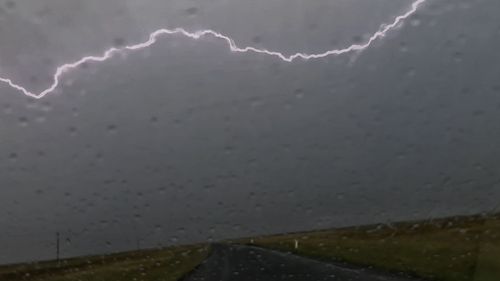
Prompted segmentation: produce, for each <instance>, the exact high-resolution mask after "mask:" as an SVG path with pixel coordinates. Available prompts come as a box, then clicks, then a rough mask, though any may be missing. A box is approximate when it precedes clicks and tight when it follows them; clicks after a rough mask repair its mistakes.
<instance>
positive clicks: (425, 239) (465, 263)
mask: <svg viewBox="0 0 500 281" xmlns="http://www.w3.org/2000/svg"><path fill="white" fill-rule="evenodd" d="M237 242H239V243H247V244H253V245H258V246H261V247H267V248H272V249H276V250H281V251H287V252H292V253H295V254H298V255H303V256H308V257H313V258H316V259H320V260H325V261H336V262H347V263H350V264H356V265H363V266H371V267H373V268H378V269H381V270H386V271H392V272H404V273H407V274H409V275H414V276H418V277H424V278H426V279H431V280H441V281H500V216H498V215H497V216H488V217H485V216H470V217H455V218H448V219H438V220H433V221H425V222H423V221H421V222H406V223H397V224H394V225H391V226H388V225H372V226H363V227H351V228H344V229H337V230H328V231H316V232H307V233H295V234H288V235H275V236H268V237H259V238H252V239H244V240H238V241H237ZM296 246H297V247H296Z"/></svg>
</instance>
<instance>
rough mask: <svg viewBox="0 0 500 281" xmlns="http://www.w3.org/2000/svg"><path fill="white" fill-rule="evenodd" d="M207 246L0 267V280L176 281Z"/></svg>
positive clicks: (189, 268) (193, 265)
mask: <svg viewBox="0 0 500 281" xmlns="http://www.w3.org/2000/svg"><path fill="white" fill-rule="evenodd" d="M207 254H208V246H206V245H192V246H180V247H172V248H166V249H159V250H143V251H136V252H125V253H119V254H112V255H106V256H95V257H82V258H73V259H67V260H61V261H60V262H56V261H49V262H40V263H33V264H22V265H11V266H4V267H0V281H18V280H19V281H24V280H27V281H110V280H113V281H128V280H131V281H153V280H154V281H160V280H162V281H176V280H179V278H181V277H182V276H184V275H185V274H186V273H188V272H190V271H191V270H193V269H194V268H195V267H196V266H197V265H198V264H200V263H201V262H202V261H203V260H204V259H205V258H206V256H207Z"/></svg>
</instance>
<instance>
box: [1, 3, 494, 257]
mask: <svg viewBox="0 0 500 281" xmlns="http://www.w3.org/2000/svg"><path fill="white" fill-rule="evenodd" d="M31 2H32V1H18V2H16V3H17V5H16V6H15V7H14V8H4V9H5V12H3V13H2V14H0V23H2V24H1V27H0V35H1V36H2V40H1V41H0V46H1V48H0V62H1V63H0V67H1V73H2V74H3V73H11V75H12V77H13V78H16V79H18V80H19V81H21V82H23V85H24V84H26V85H30V86H31V87H33V89H38V88H40V89H41V88H43V87H44V86H45V85H47V84H48V83H49V82H48V81H47V79H46V78H47V76H48V75H50V74H51V73H52V70H51V69H53V68H54V67H55V66H56V65H57V64H59V63H61V62H65V61H67V60H72V59H74V58H78V57H79V56H80V55H81V54H89V53H94V52H95V51H98V50H103V49H105V48H106V47H108V46H110V45H112V44H114V43H115V44H121V43H124V42H135V41H141V40H142V39H144V38H146V37H147V34H148V31H150V30H152V29H154V28H156V27H159V26H168V27H176V26H186V27H187V28H200V27H207V28H214V29H216V30H220V31H222V32H224V33H226V34H231V35H233V36H234V38H235V39H236V40H238V42H241V43H242V44H257V45H260V46H264V47H269V48H272V49H279V50H283V51H285V52H292V51H297V50H304V51H310V52H313V51H323V50H326V49H331V48H337V47H342V46H345V45H348V44H350V43H352V42H356V41H359V40H363V38H364V36H366V34H368V33H370V32H373V31H375V30H376V29H377V28H378V25H379V24H380V23H382V22H386V21H387V20H388V19H390V18H391V17H393V16H394V15H396V14H398V13H399V12H401V11H402V10H404V9H406V8H407V7H408V4H409V3H410V1H398V3H397V5H395V4H394V1H386V0H379V1H362V0H359V1H347V0H344V1H333V2H332V1H314V3H310V1H308V2H306V1H293V3H291V2H290V1H273V2H272V3H268V1H261V2H262V3H260V2H255V3H254V2H252V3H250V2H248V1H237V2H234V1H231V2H230V3H226V2H225V1H211V2H210V3H209V4H208V3H205V2H204V1H203V2H202V1H198V2H189V3H187V2H185V1H174V2H170V3H164V2H163V1H152V0H150V1H141V2H140V3H138V2H137V1H128V2H124V1H104V2H103V1H85V3H83V2H81V1H66V0H65V1H63V0H59V1H55V0H52V1H37V4H36V5H35V4H32V3H31ZM285 2H286V3H285ZM365 2H367V3H365ZM499 5H500V4H499V3H497V1H494V0H482V1H475V2H472V3H471V2H469V1H446V0H435V1H433V0H430V3H429V4H427V5H426V6H425V7H424V8H423V9H422V11H420V12H419V13H418V15H417V16H415V17H414V18H412V20H411V21H410V22H409V23H408V24H406V25H404V26H403V27H402V28H400V29H399V30H397V31H395V32H393V33H391V34H390V35H389V36H388V37H387V38H386V39H385V40H383V41H381V42H377V43H376V44H374V46H373V47H372V48H370V49H369V50H367V51H366V52H364V53H362V54H359V55H356V56H351V55H348V56H344V57H338V58H328V59H325V60H320V61H311V62H300V61H299V62H296V63H294V64H288V63H284V62H281V61H278V60H275V59H270V58H268V57H262V56H258V55H251V54H250V55H232V54H230V53H229V52H228V50H227V48H226V46H225V45H223V44H222V43H221V42H219V41H217V40H213V39H207V40H203V41H198V42H193V41H189V40H186V39H184V38H179V37H175V38H168V39H167V38H166V39H162V40H160V42H158V43H157V44H156V45H154V46H153V47H152V48H150V49H149V50H145V51H143V52H138V53H134V54H129V55H126V56H123V57H121V56H117V57H116V58H114V59H112V60H110V61H109V62H107V63H105V64H92V65H88V66H87V67H86V68H84V69H81V70H77V71H75V72H72V73H70V74H68V75H66V76H65V77H64V81H65V83H64V85H63V86H62V87H61V89H60V90H59V91H58V92H57V93H54V94H53V95H50V96H47V97H46V98H44V99H42V100H39V101H34V100H29V99H26V98H25V97H23V96H21V95H20V94H19V93H17V92H15V91H13V90H12V89H10V88H8V87H5V86H3V85H2V86H0V92H1V100H0V105H1V106H2V112H1V116H0V128H1V137H2V140H1V143H0V147H1V152H2V154H1V157H2V158H1V159H2V161H1V162H0V186H1V187H2V191H1V193H0V227H1V229H2V231H1V232H0V241H1V242H0V248H1V249H2V252H0V261H2V262H13V261H21V260H29V259H41V258H51V257H52V256H53V253H52V248H53V245H52V244H51V243H52V241H53V238H54V233H55V232H56V231H60V232H62V234H63V237H64V238H69V239H68V240H67V241H66V242H65V243H64V245H63V253H64V254H65V255H66V256H68V255H81V254H89V253H98V252H108V251H118V250H125V249H130V248H134V247H136V243H137V240H140V241H139V243H140V245H141V246H142V247H150V246H155V245H159V244H163V245H165V244H173V243H188V242H193V241H200V240H212V239H221V238H225V237H237V236H250V235H254V234H263V233H275V232H286V231H296V230H304V229H316V228H327V227H335V226H340V225H353V224H361V223H370V222H376V221H392V220H399V219H411V218H422V217H435V216H445V215H453V214H465V213H476V212H479V211H486V210H491V209H492V208H494V207H495V206H496V204H497V200H496V198H498V197H499V195H500V187H499V185H498V180H499V178H498V171H499V168H500V163H499V162H498V161H497V158H498V157H497V154H498V153H499V147H498V145H497V144H496V142H497V140H498V139H499V138H500V131H499V130H498V126H497V125H498V124H499V121H500V120H499V119H500V116H499V114H498V109H499V105H500V95H499V91H500V86H499V85H498V81H497V80H498V79H497V77H498V73H500V72H499V70H500V69H499V67H500V64H499V63H498V62H499V57H498V54H497V53H496V52H495V49H494V47H491V46H495V45H496V44H497V43H498V40H499V30H500V27H499V26H498V23H497V21H496V14H495V11H498V8H500V7H499ZM478 18H480V20H478ZM6 22H8V23H9V24H8V25H5V24H3V23H6ZM33 77H34V78H36V79H34V78H33Z"/></svg>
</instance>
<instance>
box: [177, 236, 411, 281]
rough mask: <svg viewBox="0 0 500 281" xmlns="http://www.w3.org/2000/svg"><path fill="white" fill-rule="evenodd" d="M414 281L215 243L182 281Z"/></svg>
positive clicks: (255, 249)
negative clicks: (203, 258)
mask: <svg viewBox="0 0 500 281" xmlns="http://www.w3.org/2000/svg"><path fill="white" fill-rule="evenodd" d="M202 280H203V281H233V280H234V281H284V280H286V281H298V280H300V281H323V280H336V281H410V280H412V281H415V280H416V279H413V278H408V277H401V276H394V275H388V274H384V273H379V272H375V271H373V270H369V269H362V268H354V267H348V266H342V265H338V264H330V263H323V262H319V261H315V260H312V259H308V258H304V257H300V256H296V255H291V254H287V253H282V252H278V251H272V250H266V249H262V248H258V247H251V246H243V245H227V244H214V245H213V246H212V253H211V254H210V256H209V257H208V258H207V259H206V260H205V261H204V262H203V263H202V264H201V265H200V266H198V268H196V269H195V270H194V271H193V272H191V273H190V274H188V275H187V276H186V277H185V278H184V279H183V280H182V281H202Z"/></svg>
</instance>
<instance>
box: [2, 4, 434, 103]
mask: <svg viewBox="0 0 500 281" xmlns="http://www.w3.org/2000/svg"><path fill="white" fill-rule="evenodd" d="M427 1H428V0H415V1H414V2H413V3H412V4H411V6H410V7H409V8H408V9H407V11H406V12H404V13H403V14H402V15H399V16H397V17H396V18H395V19H394V20H393V21H392V22H391V23H390V24H382V25H381V26H380V28H379V29H378V31H377V32H375V33H373V34H372V35H371V36H370V37H369V39H368V40H367V41H366V42H365V43H362V44H353V45H350V46H348V47H345V48H343V49H334V50H328V51H325V52H323V53H317V54H307V53H295V54H292V55H285V54H283V53H281V52H278V51H271V50H267V49H260V48H256V47H251V46H248V47H239V46H238V45H236V43H235V42H234V40H233V39H232V38H231V37H229V36H227V35H224V34H222V33H219V32H216V31H214V30H210V29H206V30H199V31H194V32H190V31H187V30H186V29H184V28H175V29H166V28H161V29H158V30H155V31H153V32H152V33H151V34H150V35H149V39H148V40H147V41H146V42H142V43H138V44H135V45H129V46H124V47H120V48H117V47H113V48H109V49H108V50H106V51H105V52H104V53H103V54H102V55H100V56H86V57H83V58H81V59H79V60H77V61H75V62H71V63H66V64H63V65H61V66H59V67H57V69H56V72H55V73H54V75H53V82H52V85H50V87H48V88H47V89H45V90H43V91H41V92H39V93H33V92H31V91H29V90H28V89H26V88H25V87H23V86H21V85H19V84H16V83H15V82H14V81H13V80H12V79H9V78H4V77H1V76H0V82H3V83H6V84H7V85H9V86H10V87H11V88H13V89H15V90H18V91H19V92H21V93H23V94H24V95H26V96H28V97H32V98H35V99H41V98H43V97H45V96H46V95H48V94H50V93H52V92H53V91H54V90H56V88H57V87H58V86H59V84H60V81H61V78H62V76H63V74H65V73H67V72H69V71H71V70H73V69H75V68H77V67H79V66H81V65H82V64H85V63H89V62H104V61H106V60H108V59H110V58H111V57H113V56H114V55H115V54H116V53H119V52H123V51H135V50H140V49H144V48H147V47H149V46H151V45H153V44H154V43H156V41H157V40H158V38H159V37H160V36H162V35H182V36H185V37H187V38H190V39H193V40H199V39H201V38H203V37H208V36H212V37H214V38H217V39H220V40H222V41H225V43H226V44H227V46H228V47H229V49H230V50H231V52H234V53H250V52H253V53H257V54H261V55H267V56H272V57H276V58H278V59H280V60H282V61H285V62H293V61H295V60H297V59H303V60H312V59H321V58H326V57H329V56H338V55H343V54H347V53H351V52H355V51H363V50H365V49H367V48H368V47H370V46H371V45H372V43H373V42H374V41H376V40H378V39H381V38H383V37H385V35H386V34H387V33H388V32H389V31H391V30H393V29H395V28H397V27H398V26H399V25H400V24H402V23H403V22H404V21H405V20H406V19H408V18H409V17H410V16H412V15H413V14H415V13H416V12H417V10H418V9H419V8H420V7H421V6H422V5H423V4H424V3H425V2H427Z"/></svg>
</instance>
